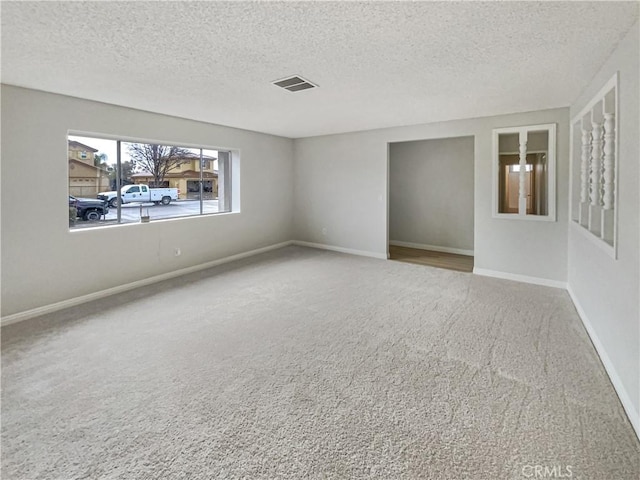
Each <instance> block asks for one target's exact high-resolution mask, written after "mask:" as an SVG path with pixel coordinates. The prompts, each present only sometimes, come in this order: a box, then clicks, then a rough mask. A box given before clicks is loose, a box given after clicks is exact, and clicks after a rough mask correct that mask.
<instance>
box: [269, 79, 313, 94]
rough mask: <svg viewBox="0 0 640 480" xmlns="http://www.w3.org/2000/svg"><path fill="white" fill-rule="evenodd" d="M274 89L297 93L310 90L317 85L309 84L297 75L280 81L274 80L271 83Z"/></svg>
mask: <svg viewBox="0 0 640 480" xmlns="http://www.w3.org/2000/svg"><path fill="white" fill-rule="evenodd" d="M273 84H274V85H275V86H276V87H281V88H284V89H285V90H289V91H290V92H299V91H300V90H308V89H310V88H316V87H317V85H315V84H313V83H311V82H310V81H309V80H305V79H304V78H302V77H300V76H299V75H294V76H293V77H287V78H283V79H282V80H276V81H275V82H273Z"/></svg>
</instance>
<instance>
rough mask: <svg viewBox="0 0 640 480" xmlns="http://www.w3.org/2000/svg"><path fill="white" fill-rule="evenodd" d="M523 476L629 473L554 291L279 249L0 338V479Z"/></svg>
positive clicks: (637, 464)
mask: <svg viewBox="0 0 640 480" xmlns="http://www.w3.org/2000/svg"><path fill="white" fill-rule="evenodd" d="M537 467H540V470H538V471H539V472H542V473H544V472H548V473H549V474H548V475H547V476H546V477H544V478H573V479H589V480H609V479H611V480H613V479H615V480H624V479H633V480H637V479H638V477H639V475H640V446H639V443H638V441H637V439H636V437H635V436H634V433H633V430H632V427H631V425H630V424H629V422H628V420H627V418H626V417H625V415H624V412H623V410H622V408H621V406H620V403H619V401H618V398H617V397H616V394H615V392H614V390H613V388H612V386H611V384H610V382H609V380H608V377H607V376H606V373H605V371H604V369H603V367H602V365H601V363H600V361H599V359H598V357H597V355H596V352H595V350H594V349H593V347H592V345H591V343H590V341H589V338H588V336H587V334H586V332H585V330H584V329H583V327H582V325H581V323H580V320H579V318H578V316H577V314H576V312H575V310H574V307H573V306H572V304H571V301H570V299H569V297H568V295H567V293H566V292H565V291H563V290H558V289H552V288H546V287H538V286H532V285H526V284H522V283H516V282H510V281H503V280H497V279H491V278H484V277H478V276H474V275H472V274H468V273H459V272H454V271H448V270H442V269H436V268H430V267H424V266H418V265H411V264H405V263H400V262H391V261H384V260H375V259H369V258H362V257H354V256H349V255H343V254H337V253H331V252H325V251H319V250H312V249H306V248H301V247H288V248H285V249H282V250H278V251H274V252H270V253H267V254H264V255H260V256H258V257H253V258H251V259H245V260H242V261H240V262H235V263H233V264H227V265H223V266H220V267H217V268H214V269H212V270H208V271H206V272H200V273H198V274H193V275H190V276H188V277H185V278H181V279H176V280H172V281H168V282H165V283H162V284H159V285H154V286H151V287H146V288H143V289H138V290H134V291H131V292H129V293H127V294H125V295H120V296H119V297H115V298H109V299H104V300H100V301H98V302H94V303H92V304H88V305H84V306H82V307H78V308H74V309H70V310H67V311H64V312H58V313H56V314H51V315H48V316H45V317H41V318H39V319H36V320H32V321H26V322H22V323H20V324H16V325H13V326H9V327H5V328H4V329H3V330H2V478H3V479H4V480H8V479H85V478H86V479H99V478H108V479H158V478H170V479H209V478H247V479H267V478H269V479H271V478H289V479H305V478H313V479H332V478H345V479H347V478H348V479H357V478H379V479H404V478H406V479H415V478H425V479H452V480H453V479H455V480H458V479H478V480H490V479H526V478H543V477H540V476H538V477H535V476H534V474H535V472H536V470H534V469H535V468H537ZM543 468H544V469H545V470H543ZM551 472H555V476H552V475H551V474H550V473H551ZM569 474H570V476H569ZM561 475H564V477H562V476H561Z"/></svg>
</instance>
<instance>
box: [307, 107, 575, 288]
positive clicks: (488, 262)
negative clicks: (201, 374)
mask: <svg viewBox="0 0 640 480" xmlns="http://www.w3.org/2000/svg"><path fill="white" fill-rule="evenodd" d="M546 123H556V124H557V138H558V142H557V148H558V149H557V185H558V190H557V221H555V222H550V221H533V220H514V219H501V218H500V219H499V218H493V216H492V192H493V178H492V172H493V169H492V155H493V153H492V129H494V128H501V127H512V126H523V125H538V124H546ZM463 136H473V137H474V138H475V141H474V254H475V265H476V267H477V268H482V269H484V270H491V271H496V272H501V273H506V274H514V275H523V276H528V277H535V278H538V279H541V280H542V281H551V282H557V283H558V284H562V285H563V284H564V282H566V279H567V221H568V208H567V204H568V198H569V197H568V184H569V109H568V108H559V109H553V110H543V111H538V112H527V113H517V114H513V115H500V116H495V117H485V118H474V119H467V120H455V121H450V122H442V123H432V124H426V125H415V126H410V127H397V128H387V129H381V130H371V131H365V132H355V133H345V134H341V135H327V136H322V137H311V138H303V139H297V140H295V141H294V149H295V166H294V175H295V177H294V186H295V188H294V218H295V222H294V225H295V236H296V239H298V240H301V241H306V242H311V243H320V244H325V245H332V246H337V247H340V248H344V249H350V250H357V251H360V252H365V253H368V254H371V255H374V256H382V257H386V252H387V238H388V218H387V211H388V206H387V205H388V203H387V202H388V199H389V196H388V153H389V152H388V150H389V143H396V142H407V141H415V140H430V139H441V138H449V137H463ZM450 187H451V188H454V186H453V185H451V186H450Z"/></svg>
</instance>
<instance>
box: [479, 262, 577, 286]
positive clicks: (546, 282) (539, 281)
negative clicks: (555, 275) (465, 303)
mask: <svg viewBox="0 0 640 480" xmlns="http://www.w3.org/2000/svg"><path fill="white" fill-rule="evenodd" d="M473 273H474V274H475V275H482V276H484V277H493V278H502V279H504V280H513V281H516V282H524V283H532V284H534V285H543V286H545V287H554V288H562V289H566V288H567V282H561V281H560V280H550V279H548V278H540V277H530V276H528V275H520V274H517V273H509V272H499V271H497V270H487V269H485V268H477V267H474V268H473Z"/></svg>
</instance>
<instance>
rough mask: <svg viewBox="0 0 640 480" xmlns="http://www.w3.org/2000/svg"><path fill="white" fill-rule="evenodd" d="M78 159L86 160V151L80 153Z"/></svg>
mask: <svg viewBox="0 0 640 480" xmlns="http://www.w3.org/2000/svg"><path fill="white" fill-rule="evenodd" d="M80 158H87V152H86V151H84V150H83V151H81V152H80Z"/></svg>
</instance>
